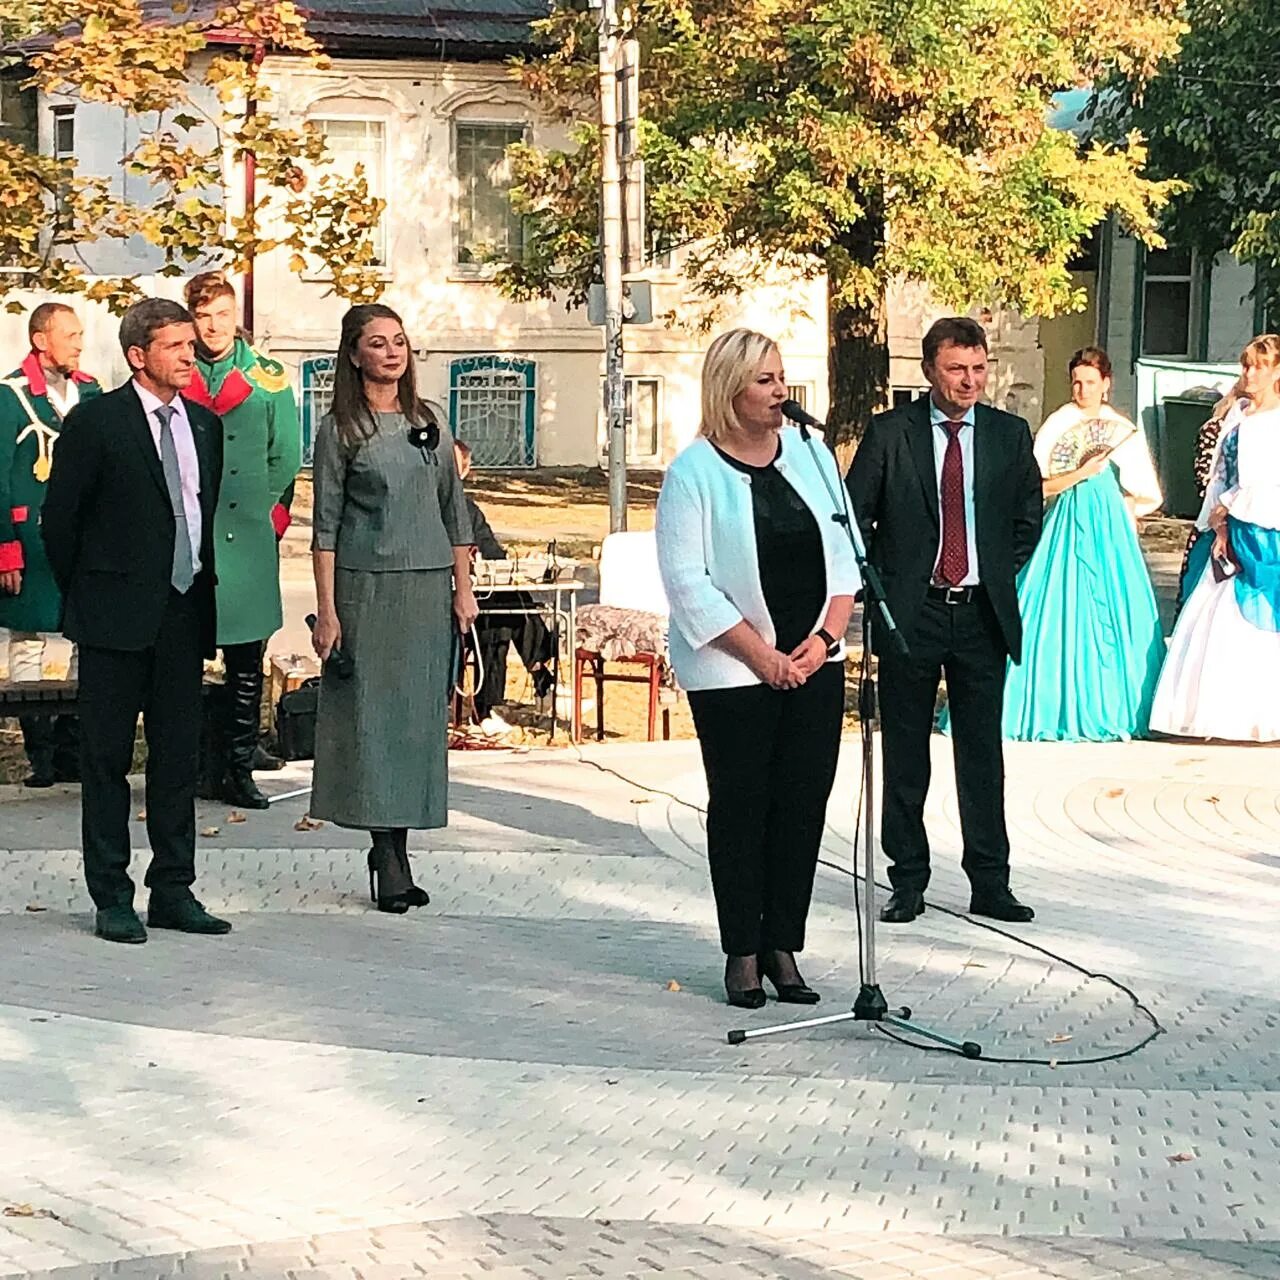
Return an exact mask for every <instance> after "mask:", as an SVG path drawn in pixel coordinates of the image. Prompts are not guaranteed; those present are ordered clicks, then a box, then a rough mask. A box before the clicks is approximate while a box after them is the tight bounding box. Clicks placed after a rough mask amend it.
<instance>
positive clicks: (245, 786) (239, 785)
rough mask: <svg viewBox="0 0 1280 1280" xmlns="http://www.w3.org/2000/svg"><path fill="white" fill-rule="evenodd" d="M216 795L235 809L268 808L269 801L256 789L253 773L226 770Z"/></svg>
mask: <svg viewBox="0 0 1280 1280" xmlns="http://www.w3.org/2000/svg"><path fill="white" fill-rule="evenodd" d="M218 797H219V799H221V800H225V801H226V802H227V803H228V804H233V805H235V806H236V808H237V809H270V808H271V801H270V800H268V799H267V797H266V796H264V795H263V794H262V792H261V791H259V790H258V784H257V783H256V782H254V780H253V774H251V773H248V772H243V773H242V772H240V771H239V770H236V769H232V770H230V771H228V773H227V776H226V779H225V780H224V782H223V784H222V789H221V790H220V791H219V792H218Z"/></svg>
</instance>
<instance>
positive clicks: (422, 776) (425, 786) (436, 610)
mask: <svg viewBox="0 0 1280 1280" xmlns="http://www.w3.org/2000/svg"><path fill="white" fill-rule="evenodd" d="M334 603H335V605H336V606H337V610H338V621H339V623H340V624H341V626H342V647H343V648H344V649H345V650H346V651H347V652H348V653H349V654H350V655H351V659H352V662H353V663H354V665H355V673H354V674H353V675H352V676H351V677H350V679H347V680H343V679H341V678H340V677H339V676H337V675H334V674H333V673H332V672H326V673H325V674H324V676H323V677H322V679H321V682H320V705H319V710H318V712H317V714H316V759H315V771H314V774H313V778H312V791H311V815H312V817H315V818H323V819H324V820H325V821H327V822H334V823H337V825H338V826H340V827H364V828H366V829H368V828H373V827H412V828H414V829H417V830H427V829H431V828H435V827H443V826H445V825H447V823H448V816H449V794H448V787H449V763H448V731H449V695H450V693H451V687H450V673H449V653H450V644H451V638H452V629H453V578H452V570H450V569H406V570H401V571H399V572H389V573H366V572H363V571H361V570H356V569H339V570H337V572H336V573H335V575H334Z"/></svg>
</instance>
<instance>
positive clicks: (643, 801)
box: [631, 796, 653, 804]
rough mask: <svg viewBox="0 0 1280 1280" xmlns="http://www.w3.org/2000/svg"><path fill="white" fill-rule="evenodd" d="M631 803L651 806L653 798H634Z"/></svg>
mask: <svg viewBox="0 0 1280 1280" xmlns="http://www.w3.org/2000/svg"><path fill="white" fill-rule="evenodd" d="M631 803H632V804H652V803H653V797H652V796H638V797H636V798H635V799H633V800H632V801H631Z"/></svg>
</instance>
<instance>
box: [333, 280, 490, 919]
mask: <svg viewBox="0 0 1280 1280" xmlns="http://www.w3.org/2000/svg"><path fill="white" fill-rule="evenodd" d="M441 417H442V415H440V414H439V413H437V412H434V411H433V410H432V408H431V407H430V406H428V405H427V404H425V403H424V402H423V401H421V400H419V399H418V394H417V390H416V387H415V383H414V372H413V350H412V347H411V346H410V344H409V339H408V338H407V337H406V336H405V332H404V325H403V324H402V323H401V321H400V317H399V316H398V315H396V313H395V312H394V311H392V310H391V308H390V307H385V306H382V305H381V304H378V303H375V304H371V305H364V306H356V307H352V308H351V310H350V311H348V312H347V314H346V316H345V317H344V318H343V321H342V341H341V344H340V346H339V348H338V358H337V362H336V368H335V370H334V382H333V409H332V411H331V412H330V413H329V414H328V415H327V416H326V417H325V419H324V420H323V421H322V422H321V424H320V430H319V432H318V433H317V436H316V446H315V463H314V472H313V474H314V483H315V499H314V517H313V518H314V531H313V535H312V542H311V550H312V561H313V566H314V569H315V579H316V625H315V629H314V632H313V641H314V645H315V650H316V653H317V654H318V655H319V657H320V659H321V660H322V661H325V663H326V665H325V669H324V675H323V677H322V679H321V683H320V705H319V711H318V713H317V717H316V758H315V772H314V777H313V782H312V799H311V812H312V814H313V815H314V816H315V817H317V818H324V819H327V820H328V821H330V822H335V823H337V824H338V825H339V826H343V827H363V828H366V829H367V830H368V831H369V833H370V835H371V836H372V840H373V847H372V848H371V849H370V850H369V891H370V893H371V895H372V896H373V900H374V902H375V903H376V904H377V906H378V910H379V911H390V912H395V913H397V914H399V913H403V912H405V911H407V910H408V909H409V908H410V907H420V906H425V905H426V903H427V902H428V901H429V900H430V899H429V898H428V896H427V894H426V893H425V891H423V890H422V889H419V888H418V887H417V886H416V885H415V884H414V883H413V876H412V873H411V872H410V869H409V854H408V835H409V828H411V827H412V828H415V829H417V830H429V829H434V828H437V827H443V826H444V825H445V824H446V822H447V821H448V755H447V749H448V706H449V694H450V687H451V682H452V680H451V670H450V666H451V664H450V652H451V647H452V643H451V642H452V627H453V622H454V619H456V620H457V624H458V626H459V627H460V628H461V629H462V630H463V631H464V632H465V631H466V630H468V629H469V628H470V627H471V624H472V623H473V622H474V621H475V618H476V612H477V610H476V601H475V596H474V595H473V594H472V590H471V578H470V572H469V568H470V556H471V542H472V534H471V521H470V518H469V516H468V514H467V507H466V499H465V497H464V496H463V491H462V481H461V480H460V479H459V477H458V470H457V465H456V463H455V462H454V456H453V440H452V437H451V436H450V435H449V432H448V430H447V429H446V428H445V427H444V425H443V423H442V421H441ZM335 649H336V650H338V651H339V653H341V654H343V655H346V657H347V658H349V660H350V670H349V672H348V673H346V674H344V673H343V672H342V670H341V668H340V665H339V664H338V663H333V662H328V661H327V659H328V658H329V656H330V654H331V653H333V652H334V650H335Z"/></svg>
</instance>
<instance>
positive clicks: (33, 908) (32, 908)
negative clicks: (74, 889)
mask: <svg viewBox="0 0 1280 1280" xmlns="http://www.w3.org/2000/svg"><path fill="white" fill-rule="evenodd" d="M27 910H28V911H33V912H34V911H48V910H49V908H48V907H37V906H36V904H35V903H34V902H29V903H28V904H27Z"/></svg>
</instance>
